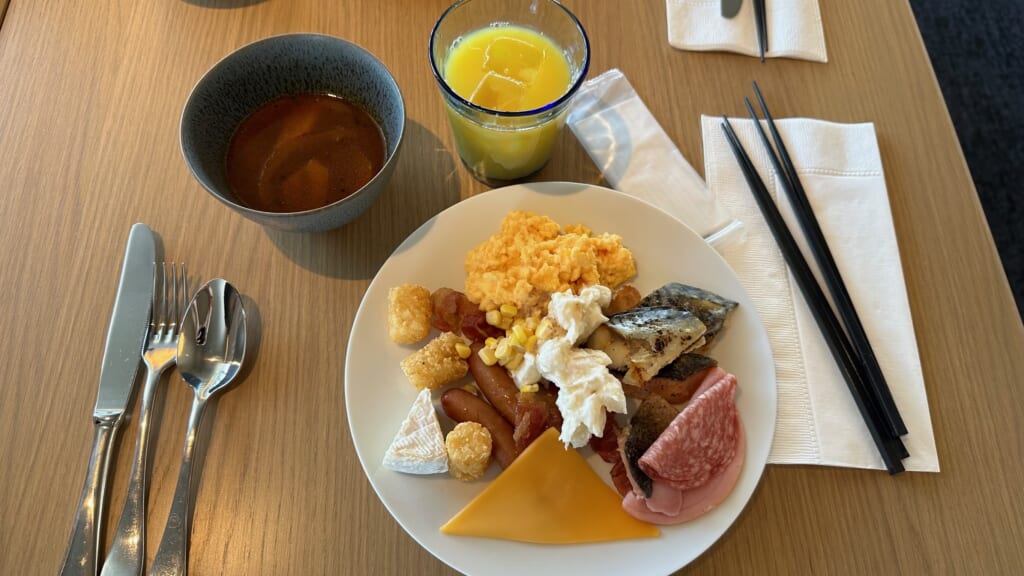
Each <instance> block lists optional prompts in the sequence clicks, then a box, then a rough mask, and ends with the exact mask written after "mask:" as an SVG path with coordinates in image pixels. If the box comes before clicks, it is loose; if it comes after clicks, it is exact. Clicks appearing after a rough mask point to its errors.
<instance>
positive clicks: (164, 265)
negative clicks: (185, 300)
mask: <svg viewBox="0 0 1024 576" xmlns="http://www.w3.org/2000/svg"><path fill="white" fill-rule="evenodd" d="M160 268H161V269H162V270H163V281H162V282H161V284H162V289H161V291H160V292H161V294H163V303H162V305H161V309H162V310H161V313H160V314H161V315H160V335H161V336H163V335H164V334H165V333H166V330H167V328H168V325H167V317H168V316H169V315H170V312H169V311H168V309H167V307H168V305H169V302H168V301H167V300H168V299H167V262H162V263H161V265H160Z"/></svg>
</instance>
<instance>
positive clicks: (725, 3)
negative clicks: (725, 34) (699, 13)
mask: <svg viewBox="0 0 1024 576" xmlns="http://www.w3.org/2000/svg"><path fill="white" fill-rule="evenodd" d="M740 6H743V0H722V18H732V17H733V16H735V15H737V14H739V13H740Z"/></svg>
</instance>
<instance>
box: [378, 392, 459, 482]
mask: <svg viewBox="0 0 1024 576" xmlns="http://www.w3.org/2000/svg"><path fill="white" fill-rule="evenodd" d="M384 467H385V468H388V469H390V470H394V471H396V472H405V473H407V474H439V473H441V472H447V471H448V452H447V451H446V450H445V448H444V434H442V433H441V424H440V422H438V421H437V412H436V411H435V410H434V403H433V401H432V400H431V399H430V390H421V391H420V394H419V396H417V397H416V401H415V402H413V404H412V408H410V409H409V415H408V416H406V417H405V420H404V421H403V422H402V426H401V428H399V429H398V434H396V435H395V439H394V440H393V441H392V442H391V446H389V447H388V450H387V452H385V453H384Z"/></svg>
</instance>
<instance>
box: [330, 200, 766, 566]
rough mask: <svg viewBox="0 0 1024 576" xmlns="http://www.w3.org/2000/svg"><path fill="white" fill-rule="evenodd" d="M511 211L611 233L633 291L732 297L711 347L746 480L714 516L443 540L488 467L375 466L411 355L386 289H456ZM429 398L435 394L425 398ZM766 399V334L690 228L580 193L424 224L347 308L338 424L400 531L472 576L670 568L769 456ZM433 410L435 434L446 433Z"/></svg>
mask: <svg viewBox="0 0 1024 576" xmlns="http://www.w3.org/2000/svg"><path fill="white" fill-rule="evenodd" d="M510 210H529V211H532V212H534V213H538V214H544V215H547V216H550V217H551V218H553V219H554V220H555V221H556V222H558V223H559V224H560V225H562V226H565V225H568V224H577V223H578V224H584V225H586V226H588V227H590V229H591V230H593V231H594V232H595V233H603V232H610V233H614V234H618V235H619V236H621V237H622V241H623V243H624V245H625V246H626V247H628V248H629V249H630V250H632V251H633V254H634V256H635V258H636V262H637V272H638V273H637V276H636V278H635V279H634V280H633V281H632V282H631V283H632V284H633V285H635V286H636V287H637V288H638V289H639V290H640V292H641V293H647V292H649V291H651V290H653V289H655V288H658V287H659V286H661V285H662V284H665V283H667V282H672V281H677V282H683V283H686V284H691V285H693V286H697V287H700V288H704V289H707V290H711V291H712V292H716V293H718V294H720V295H722V296H724V297H726V298H730V299H732V300H735V301H736V302H739V304H740V305H739V307H738V308H737V309H736V310H735V312H734V313H733V314H732V316H731V318H730V320H729V324H728V325H727V327H726V330H725V331H724V332H722V334H721V335H720V336H719V339H718V340H717V341H716V344H715V346H714V348H713V349H712V350H711V352H710V355H711V356H713V357H714V358H716V359H717V360H718V362H719V364H720V365H721V366H722V367H723V368H724V369H725V370H727V371H729V372H732V373H733V374H735V375H736V376H737V378H738V381H739V388H738V392H737V396H736V401H737V405H738V407H739V411H740V415H741V418H742V420H743V424H744V426H745V428H746V434H747V454H746V462H745V464H744V468H743V472H742V474H741V475H740V479H739V481H738V483H737V485H736V488H735V489H734V490H733V492H732V494H730V495H729V497H728V498H727V499H726V500H725V501H724V502H723V503H722V504H721V505H720V506H719V507H718V508H716V509H715V510H713V511H712V512H710V513H709V514H706V515H705V516H702V517H701V518H698V519H696V520H694V521H692V522H689V523H686V524H681V525H677V526H666V527H663V528H662V533H661V536H659V537H657V538H651V539H642V540H626V541H620V542H610V543H600V544H576V545H538V544H523V543H518V542H509V541H505V540H492V539H487V538H469V537H464V536H449V535H445V534H442V533H441V532H440V530H439V528H440V527H441V525H442V524H444V523H445V522H446V521H447V520H448V519H449V518H451V517H452V516H453V515H455V513H456V512H458V511H459V510H461V509H462V508H463V506H465V505H466V504H467V503H468V502H469V501H470V500H472V499H473V497H474V496H476V495H477V494H479V493H480V491H481V490H483V489H484V488H485V487H486V486H487V483H488V480H489V479H492V478H494V477H495V476H497V474H498V470H497V469H498V466H497V465H496V464H493V465H492V466H491V468H490V470H489V473H488V475H487V476H486V477H485V478H484V479H481V480H478V481H476V482H469V483H464V482H460V481H458V480H455V479H454V478H452V477H450V476H448V475H446V474H441V475H434V476H413V475H407V474H402V473H399V472H393V471H391V470H388V469H386V468H384V467H383V466H381V461H382V459H383V457H384V452H385V450H387V447H388V446H389V445H390V444H391V441H392V439H393V438H394V436H395V432H396V431H397V430H398V427H399V425H400V424H401V423H402V420H403V419H404V418H405V416H406V414H407V413H408V411H409V408H410V406H411V405H412V402H413V400H414V399H415V397H416V393H417V391H416V390H415V389H414V388H413V386H412V385H411V384H410V383H409V382H408V380H407V379H406V378H405V375H404V374H403V373H402V371H401V368H400V367H399V362H400V361H401V360H402V358H404V357H405V356H407V355H408V354H410V353H411V352H413V351H414V350H415V349H416V347H414V346H412V347H410V346H399V345H397V344H394V343H392V342H391V341H390V339H389V338H388V334H387V293H388V289H389V288H391V287H393V286H397V285H399V284H405V283H415V284H420V285H422V286H426V287H427V288H429V289H430V290H431V291H433V290H435V289H437V288H440V287H442V286H447V287H450V288H454V289H457V290H462V288H463V283H464V280H465V272H464V270H463V259H464V258H465V255H466V252H467V251H468V250H469V249H471V248H472V247H473V246H476V245H477V244H479V243H480V242H482V241H484V240H485V239H487V238H488V237H489V236H491V235H492V234H494V233H496V232H497V231H498V228H499V224H500V222H501V220H502V218H503V217H504V216H505V214H507V213H508V212H509V211H510ZM467 378H468V377H467ZM439 396H440V393H439V392H435V401H437V399H438V398H439ZM775 404H776V395H775V369H774V364H773V362H772V354H771V349H770V348H769V345H768V338H767V334H766V333H765V330H764V326H763V325H762V324H761V321H760V319H759V318H758V316H757V313H756V311H755V310H754V306H753V303H752V302H751V300H750V297H749V296H748V295H747V293H746V291H744V289H743V287H742V286H741V285H740V283H739V281H738V280H737V278H736V276H735V275H734V274H733V272H732V270H731V269H730V268H729V266H728V265H727V264H726V263H725V261H724V260H722V258H721V257H719V255H718V253H716V252H715V251H714V250H713V249H712V248H711V247H710V246H708V245H707V244H706V243H704V241H703V240H702V239H701V238H700V237H699V236H698V235H697V234H696V233H694V232H693V231H692V230H690V229H689V228H687V227H686V226H685V225H683V224H682V223H681V222H679V221H678V220H676V219H675V218H672V217H671V216H669V215H668V214H666V213H665V212H663V211H661V210H659V209H658V208H655V207H653V206H651V205H650V204H647V203H645V202H642V201H640V200H638V199H636V198H634V197H632V196H628V195H626V194H623V193H620V192H616V191H614V190H609V189H607V188H601V187H597V186H590V185H585V184H570V183H563V182H547V183H538V184H525V185H517V186H510V187H507V188H502V189H497V190H491V191H489V192H486V193H484V194H480V195H478V196H474V197H472V198H469V199H467V200H465V201H462V202H459V203H458V204H456V205H454V206H452V207H450V208H448V209H447V210H445V211H444V212H441V213H440V214H438V215H437V216H435V217H434V218H432V219H431V220H429V221H428V222H427V223H425V224H424V225H423V226H421V227H420V228H419V229H418V230H416V231H415V232H414V233H413V234H412V235H411V236H409V238H407V239H406V240H405V242H403V243H402V244H401V245H400V246H399V247H398V248H397V249H396V250H395V253H394V254H392V255H391V257H390V258H389V259H388V260H387V262H385V263H384V265H383V266H382V267H381V269H380V271H379V272H378V273H377V276H376V278H374V280H373V282H372V283H371V284H370V287H369V288H368V289H367V291H366V295H365V296H364V297H363V302H362V304H361V305H360V306H359V311H358V312H357V313H356V317H355V322H354V323H353V325H352V333H351V334H350V336H349V343H348V352H347V355H346V359H345V405H346V410H347V414H348V423H349V427H350V429H351V432H352V441H353V443H354V444H355V448H356V452H357V453H358V455H359V461H360V462H361V463H362V465H363V470H364V471H365V472H366V476H367V477H368V478H369V480H370V484H372V485H373V488H374V490H376V492H377V495H378V496H379V497H380V499H381V501H382V502H383V503H384V505H385V506H386V507H387V509H388V510H389V511H390V512H391V514H392V516H394V518H395V520H397V521H398V523H399V524H401V525H402V527H403V528H404V529H405V530H406V532H408V533H409V535H410V536H412V537H413V538H414V539H415V540H416V541H417V542H419V543H420V545H422V546H423V547H424V548H426V549H427V550H429V551H430V552H431V553H432V554H434V555H435V556H437V557H438V558H439V559H441V560H442V561H443V562H445V563H447V564H448V565H450V566H451V567H453V568H455V569H456V570H459V571H461V572H463V573H466V574H470V575H472V576H490V575H505V574H507V575H510V576H523V575H524V574H527V575H529V576H541V575H544V574H552V575H559V576H561V575H564V574H567V573H572V574H588V575H591V576H593V575H597V574H611V575H616V576H621V575H623V574H630V575H648V574H668V573H671V572H673V571H675V570H678V569H679V568H681V567H683V566H685V565H686V564H688V563H689V562H691V561H692V560H693V559H694V558H696V557H697V556H699V555H700V554H701V553H702V552H704V551H705V550H707V549H708V548H709V547H710V546H711V545H712V544H714V542H715V541H716V540H717V539H718V538H719V537H720V536H721V535H722V534H724V533H725V531H726V530H727V529H728V528H729V526H730V525H731V524H732V523H733V521H735V520H736V518H737V517H738V516H739V514H740V512H741V511H742V510H743V507H744V505H745V504H746V503H747V500H749V499H750V496H751V494H752V493H753V492H754V488H755V487H756V486H757V483H758V481H759V480H760V478H761V472H762V471H763V470H764V465H765V462H766V461H767V459H768V451H769V449H770V448H771V443H772V435H773V434H774V431H775ZM439 413H440V411H439ZM440 415H441V417H442V427H445V425H446V424H447V425H449V426H450V421H447V419H446V418H445V417H444V415H443V413H440ZM448 429H450V427H449V428H445V430H448ZM581 453H582V454H583V455H584V456H585V457H586V458H587V460H588V462H590V464H591V466H593V467H594V469H595V470H597V472H598V474H599V475H600V476H601V477H602V478H603V479H604V480H605V481H606V482H608V483H609V484H611V480H610V478H609V476H608V470H609V469H610V465H608V464H606V463H604V462H602V461H601V459H600V458H599V457H598V456H597V455H595V454H593V453H592V452H591V451H590V450H589V448H585V449H583V450H581ZM524 488H525V487H524Z"/></svg>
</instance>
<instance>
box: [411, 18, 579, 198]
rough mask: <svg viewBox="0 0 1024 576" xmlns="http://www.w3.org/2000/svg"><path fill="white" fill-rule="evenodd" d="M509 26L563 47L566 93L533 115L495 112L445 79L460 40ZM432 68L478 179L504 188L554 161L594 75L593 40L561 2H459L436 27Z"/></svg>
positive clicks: (467, 160) (457, 136)
mask: <svg viewBox="0 0 1024 576" xmlns="http://www.w3.org/2000/svg"><path fill="white" fill-rule="evenodd" d="M507 25H511V26H519V27H522V28H527V29H531V30H533V31H534V32H538V33H539V34H541V35H542V36H546V37H547V38H548V39H549V40H551V41H552V42H554V44H555V45H557V46H558V47H559V48H560V49H561V50H562V54H563V55H564V56H565V58H566V59H567V60H568V64H569V83H568V85H567V86H566V87H565V91H564V92H563V93H562V94H561V96H559V97H558V98H556V99H554V100H553V101H551V102H548V103H546V104H544V105H542V106H540V107H538V108H533V109H531V110H522V111H516V112H506V111H499V110H491V109H488V108H485V107H483V106H479V105H477V104H474V103H472V102H470V101H469V98H468V97H465V96H463V95H460V94H458V93H456V92H455V90H454V89H453V88H452V87H451V86H450V85H449V83H448V82H447V81H446V80H445V73H446V70H445V65H446V63H447V61H448V57H449V55H450V54H451V51H452V49H453V47H455V46H456V45H457V44H458V42H460V41H461V40H462V39H463V38H464V37H465V36H466V35H468V34H470V33H472V32H475V31H478V30H481V29H484V28H488V27H495V26H507ZM430 65H431V68H432V69H433V72H434V78H435V79H436V80H437V84H438V86H439V88H440V90H441V96H442V98H443V99H444V103H445V107H446V108H447V111H448V118H449V120H450V124H451V127H452V133H453V135H454V137H455V146H456V148H457V150H458V153H459V157H460V158H461V159H462V162H463V163H464V164H465V165H466V167H467V168H468V169H469V170H470V172H471V173H472V174H473V176H474V177H475V178H476V179H478V180H480V181H482V182H484V183H486V184H489V185H492V186H497V185H503V184H506V183H509V182H511V181H515V180H519V179H521V178H524V177H526V176H529V175H530V174H533V173H534V172H536V171H538V170H540V169H541V168H542V167H543V166H544V164H546V163H547V161H548V159H549V158H550V157H551V152H552V149H553V148H554V146H555V142H556V141H557V140H558V135H559V132H560V131H561V128H562V125H563V124H564V123H565V116H566V113H567V112H568V109H569V105H570V103H571V101H572V97H573V96H574V95H575V94H576V92H577V91H578V89H579V87H580V85H582V84H583V80H584V79H585V78H586V75H587V69H588V68H589V65H590V42H589V40H588V39H587V34H586V32H585V31H584V30H583V26H582V25H581V24H580V22H579V20H578V19H577V18H576V16H574V15H573V14H572V12H570V11H569V10H568V9H567V8H565V7H564V6H562V5H561V4H560V3H558V2H556V1H554V0H459V1H458V2H456V3H455V4H452V5H451V6H450V7H449V8H448V9H447V10H445V12H444V13H443V14H442V15H441V17H440V18H439V19H438V21H437V23H436V24H435V25H434V29H433V31H432V32H431V34H430Z"/></svg>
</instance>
